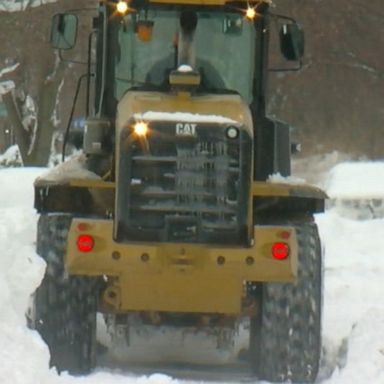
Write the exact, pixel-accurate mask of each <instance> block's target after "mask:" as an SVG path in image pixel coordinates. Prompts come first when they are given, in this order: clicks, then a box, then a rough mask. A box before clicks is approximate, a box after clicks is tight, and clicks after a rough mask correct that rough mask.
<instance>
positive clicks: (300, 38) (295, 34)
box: [280, 23, 304, 61]
mask: <svg viewBox="0 0 384 384" xmlns="http://www.w3.org/2000/svg"><path fill="white" fill-rule="evenodd" d="M280 50H281V53H282V54H283V56H284V57H285V58H286V59H287V60H289V61H299V60H300V59H301V58H302V57H303V55H304V31H303V30H302V28H301V27H300V26H299V25H298V24H296V23H292V24H283V25H282V27H281V29H280Z"/></svg>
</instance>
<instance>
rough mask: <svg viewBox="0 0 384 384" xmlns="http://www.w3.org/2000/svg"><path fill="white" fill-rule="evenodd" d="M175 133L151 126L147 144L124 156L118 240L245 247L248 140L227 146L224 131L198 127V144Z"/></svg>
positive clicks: (165, 127)
mask: <svg viewBox="0 0 384 384" xmlns="http://www.w3.org/2000/svg"><path fill="white" fill-rule="evenodd" d="M172 126H174V124H173V125H172V123H157V124H152V131H151V134H150V135H149V137H148V139H147V140H146V142H145V143H143V142H140V141H135V142H132V143H131V144H130V145H129V146H128V148H127V149H126V150H121V162H120V175H119V178H120V179H121V182H120V183H119V186H120V187H119V192H118V207H119V209H118V213H117V223H118V226H119V230H118V231H117V233H118V240H153V241H180V242H203V243H204V242H208V243H212V242H219V243H223V242H226V243H240V242H242V240H244V239H243V238H244V233H245V227H246V212H247V207H246V204H247V200H248V199H247V196H248V194H247V193H248V191H247V185H249V181H248V180H249V179H250V166H249V165H250V164H251V161H250V159H248V160H249V162H248V164H244V162H245V156H244V151H246V152H249V153H250V140H249V139H248V140H246V138H244V137H243V136H244V135H240V137H239V138H237V139H234V140H233V139H232V140H231V139H228V138H227V137H226V135H225V129H226V127H224V126H220V125H213V124H205V125H204V126H199V127H198V129H197V131H196V136H194V137H183V136H181V137H180V136H176V135H175V134H173V132H172ZM246 157H248V156H246ZM248 172H249V174H247V173H248ZM123 185H124V187H123V189H122V188H121V186H123ZM223 236H224V238H223Z"/></svg>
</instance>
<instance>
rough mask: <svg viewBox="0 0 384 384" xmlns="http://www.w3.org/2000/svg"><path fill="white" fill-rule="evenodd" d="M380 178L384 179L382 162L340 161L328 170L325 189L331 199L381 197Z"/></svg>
mask: <svg viewBox="0 0 384 384" xmlns="http://www.w3.org/2000/svg"><path fill="white" fill-rule="evenodd" d="M381 180H384V162H371V163H369V162H356V163H350V162H347V163H341V164H338V165H337V166H336V167H334V168H333V169H332V171H331V172H330V174H329V178H328V181H327V184H328V186H327V190H328V194H329V197H331V198H333V199H355V198H357V199H362V198H365V199H374V198H382V196H383V195H384V184H383V183H382V182H380V181H381ZM362 186H363V187H364V188H362Z"/></svg>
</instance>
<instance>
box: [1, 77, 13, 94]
mask: <svg viewBox="0 0 384 384" xmlns="http://www.w3.org/2000/svg"><path fill="white" fill-rule="evenodd" d="M14 88H15V83H14V82H13V81H12V80H7V81H1V82H0V96H1V95H5V94H7V93H8V92H10V91H12V89H14Z"/></svg>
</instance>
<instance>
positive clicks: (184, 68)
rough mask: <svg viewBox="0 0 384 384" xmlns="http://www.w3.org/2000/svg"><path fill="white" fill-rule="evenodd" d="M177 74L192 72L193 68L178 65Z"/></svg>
mask: <svg viewBox="0 0 384 384" xmlns="http://www.w3.org/2000/svg"><path fill="white" fill-rule="evenodd" d="M177 70H178V71H179V72H192V71H193V68H192V67H191V66H190V65H180V67H179V68H177Z"/></svg>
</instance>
